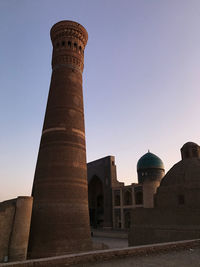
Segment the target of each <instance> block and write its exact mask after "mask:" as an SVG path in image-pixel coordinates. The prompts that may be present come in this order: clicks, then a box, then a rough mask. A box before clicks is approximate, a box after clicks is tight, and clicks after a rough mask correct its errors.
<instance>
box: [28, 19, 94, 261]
mask: <svg viewBox="0 0 200 267" xmlns="http://www.w3.org/2000/svg"><path fill="white" fill-rule="evenodd" d="M87 39H88V34H87V31H86V30H85V29H84V27H83V26H81V25H80V24H78V23H76V22H73V21H61V22H58V23H56V24H55V25H54V26H53V27H52V29H51V40H52V44H53V55H52V77H51V84H50V90H49V96H48V102H47V108H46V114H45V119H44V125H43V131H42V136H41V143H40V148H39V154H38V159H37V165H36V171H35V177H34V182H33V190H32V196H33V197H34V202H33V213H32V222H31V232H30V240H29V257H30V258H40V257H49V256H55V255H62V254H66V253H71V252H79V251H86V250H90V249H91V248H92V243H91V238H90V229H89V213H88V192H87V166H86V149H85V127H84V110H83V93H82V72H83V66H84V49H85V46H86V44H87Z"/></svg>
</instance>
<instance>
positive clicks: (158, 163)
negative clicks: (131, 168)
mask: <svg viewBox="0 0 200 267" xmlns="http://www.w3.org/2000/svg"><path fill="white" fill-rule="evenodd" d="M154 168H155V169H164V164H163V162H162V160H161V159H160V158H159V157H158V156H156V155H155V154H153V153H151V152H148V153H146V154H144V156H142V157H141V158H140V159H139V160H138V163H137V171H138V170H142V169H154Z"/></svg>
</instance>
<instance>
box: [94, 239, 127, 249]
mask: <svg viewBox="0 0 200 267" xmlns="http://www.w3.org/2000/svg"><path fill="white" fill-rule="evenodd" d="M92 241H93V243H94V244H95V245H98V244H102V243H103V244H104V245H105V247H104V248H125V247H128V239H126V238H110V237H93V238H92Z"/></svg>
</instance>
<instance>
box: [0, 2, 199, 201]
mask: <svg viewBox="0 0 200 267" xmlns="http://www.w3.org/2000/svg"><path fill="white" fill-rule="evenodd" d="M64 19H69V20H74V21H77V22H79V23H80V24H82V25H83V26H84V27H85V28H86V29H87V31H88V33H89V40H88V45H87V47H86V51H85V69H84V73H83V78H84V83H83V86H84V104H85V125H86V141H87V159H88V161H92V160H95V159H98V158H101V157H104V156H107V155H114V156H115V157H116V164H117V173H118V179H119V180H120V181H124V182H125V183H126V184H130V183H132V182H137V175H136V164H137V161H138V159H139V158H140V157H141V156H142V155H143V154H145V153H146V152H147V150H148V149H150V151H151V152H152V153H155V154H156V155H158V156H159V157H160V158H161V159H162V160H163V162H164V164H165V168H166V171H167V170H169V168H171V167H172V165H173V164H174V163H176V162H177V161H179V160H180V151H179V150H180V148H181V146H182V145H183V144H184V143H185V142H187V141H193V142H197V143H200V142H199V136H200V123H199V121H200V119H199V115H200V104H199V100H200V88H199V87H200V1H199V0H162V1H161V0H73V1H69V0H34V1H32V0H0V36H1V41H0V82H1V89H0V124H1V131H0V201H1V200H6V199H9V198H14V197H16V196H18V195H30V193H31V187H32V182H33V177H34V170H35V164H36V160H37V153H38V148H39V142H40V136H41V130H42V125H43V119H44V113H45V108H46V101H47V95H48V90H49V83H50V78H51V53H52V45H51V41H50V36H49V30H50V28H51V26H52V25H53V24H54V23H56V22H58V21H60V20H64Z"/></svg>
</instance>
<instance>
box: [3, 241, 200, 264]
mask: <svg viewBox="0 0 200 267" xmlns="http://www.w3.org/2000/svg"><path fill="white" fill-rule="evenodd" d="M195 247H198V248H199V247H200V239H199V240H190V241H181V242H171V243H165V244H155V245H148V246H139V247H129V248H123V249H109V250H101V251H90V252H84V253H80V254H70V255H65V256H57V257H52V258H44V259H38V260H28V261H23V262H13V263H7V264H0V267H6V266H7V267H33V266H34V267H36V266H38V267H39V266H40V267H44V266H48V267H49V266H50V267H61V266H73V265H76V264H86V263H92V262H102V261H108V260H113V259H118V258H124V257H134V256H145V257H146V256H147V255H151V254H157V253H165V252H169V251H178V250H183V249H190V248H195Z"/></svg>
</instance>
